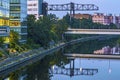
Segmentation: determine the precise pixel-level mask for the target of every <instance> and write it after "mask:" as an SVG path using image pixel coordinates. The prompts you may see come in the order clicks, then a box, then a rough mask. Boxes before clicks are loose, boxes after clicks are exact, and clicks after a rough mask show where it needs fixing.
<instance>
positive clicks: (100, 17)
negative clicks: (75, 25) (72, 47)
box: [92, 13, 113, 25]
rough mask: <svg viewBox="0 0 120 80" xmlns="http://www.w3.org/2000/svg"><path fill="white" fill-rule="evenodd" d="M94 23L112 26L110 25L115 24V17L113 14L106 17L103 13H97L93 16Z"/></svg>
mask: <svg viewBox="0 0 120 80" xmlns="http://www.w3.org/2000/svg"><path fill="white" fill-rule="evenodd" d="M92 21H93V22H94V23H100V24H103V25H110V23H113V16H112V14H109V15H104V14H103V13H95V14H93V16H92Z"/></svg>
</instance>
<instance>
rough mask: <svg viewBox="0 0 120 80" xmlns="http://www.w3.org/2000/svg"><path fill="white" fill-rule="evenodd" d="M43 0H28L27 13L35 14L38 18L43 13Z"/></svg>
mask: <svg viewBox="0 0 120 80" xmlns="http://www.w3.org/2000/svg"><path fill="white" fill-rule="evenodd" d="M42 3H43V0H27V14H28V15H35V17H36V19H38V18H39V17H40V15H42Z"/></svg>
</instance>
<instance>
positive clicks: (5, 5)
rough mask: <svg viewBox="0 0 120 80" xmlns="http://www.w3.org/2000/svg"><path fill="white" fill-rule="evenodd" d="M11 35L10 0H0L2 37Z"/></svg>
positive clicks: (0, 32)
mask: <svg viewBox="0 0 120 80" xmlns="http://www.w3.org/2000/svg"><path fill="white" fill-rule="evenodd" d="M1 36H4V37H5V36H9V0H0V37H1Z"/></svg>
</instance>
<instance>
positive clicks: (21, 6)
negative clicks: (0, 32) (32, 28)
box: [10, 0, 27, 42]
mask: <svg viewBox="0 0 120 80" xmlns="http://www.w3.org/2000/svg"><path fill="white" fill-rule="evenodd" d="M26 17H27V0H10V29H11V30H14V31H16V32H18V33H19V35H20V42H26V39H27V24H26Z"/></svg>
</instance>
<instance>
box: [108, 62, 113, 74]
mask: <svg viewBox="0 0 120 80" xmlns="http://www.w3.org/2000/svg"><path fill="white" fill-rule="evenodd" d="M108 72H109V74H110V73H111V72H112V70H111V68H110V60H109V68H108Z"/></svg>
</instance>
